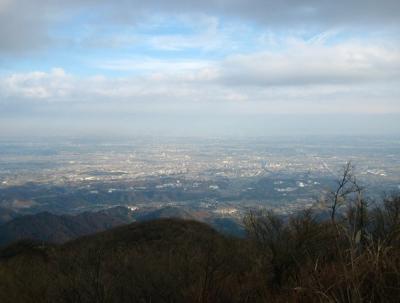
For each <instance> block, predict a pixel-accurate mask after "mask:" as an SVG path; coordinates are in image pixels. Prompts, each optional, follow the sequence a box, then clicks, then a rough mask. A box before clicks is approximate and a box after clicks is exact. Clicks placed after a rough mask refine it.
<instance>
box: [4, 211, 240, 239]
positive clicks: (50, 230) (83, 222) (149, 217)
mask: <svg viewBox="0 0 400 303" xmlns="http://www.w3.org/2000/svg"><path fill="white" fill-rule="evenodd" d="M3 216H4V218H5V221H6V223H4V224H2V225H0V246H5V245H7V244H10V243H12V242H14V241H18V240H28V239H29V240H35V241H42V242H46V243H64V242H66V241H69V240H72V239H75V238H78V237H80V236H84V235H89V234H93V233H96V232H99V231H104V230H108V229H111V228H113V227H116V226H119V225H124V224H128V223H131V222H134V221H138V222H146V221H153V220H158V219H184V220H196V221H200V222H205V223H207V224H208V225H210V226H212V227H214V228H215V229H216V230H218V231H220V232H222V233H223V234H228V235H234V236H243V235H244V232H243V227H242V226H241V225H240V224H239V223H238V222H237V221H236V220H235V219H233V218H219V217H213V216H209V217H205V218H198V217H196V215H195V214H194V213H192V212H190V211H188V210H185V209H183V208H179V207H172V206H167V207H162V208H159V209H155V210H144V211H132V210H130V209H129V208H127V207H124V206H117V207H112V208H108V209H104V210H101V211H98V212H83V213H81V214H78V215H55V214H52V213H49V212H42V213H38V214H34V215H25V216H18V217H14V216H16V214H14V213H12V212H8V213H7V212H3Z"/></svg>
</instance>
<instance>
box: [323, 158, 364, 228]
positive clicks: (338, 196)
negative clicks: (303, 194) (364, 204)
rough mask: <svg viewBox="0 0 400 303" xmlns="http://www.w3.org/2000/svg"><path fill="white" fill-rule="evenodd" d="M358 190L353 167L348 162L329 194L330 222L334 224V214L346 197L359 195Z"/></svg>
mask: <svg viewBox="0 0 400 303" xmlns="http://www.w3.org/2000/svg"><path fill="white" fill-rule="evenodd" d="M360 189H361V188H360V187H359V186H358V185H357V182H356V178H355V176H354V166H353V165H352V163H351V162H350V161H348V162H347V163H346V164H345V165H344V166H343V170H342V172H341V174H340V177H339V178H338V180H337V187H336V188H335V189H334V190H331V191H330V192H329V197H328V202H329V203H330V206H329V208H330V209H331V221H332V222H335V216H336V212H337V210H338V208H339V207H340V206H342V205H343V204H344V203H345V201H346V198H347V196H349V195H351V194H354V193H359V192H360Z"/></svg>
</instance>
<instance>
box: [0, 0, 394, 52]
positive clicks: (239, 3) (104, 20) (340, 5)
mask: <svg viewBox="0 0 400 303" xmlns="http://www.w3.org/2000/svg"><path fill="white" fill-rule="evenodd" d="M82 10H88V11H90V13H91V16H96V18H91V19H90V20H91V21H90V22H99V24H102V25H103V26H104V25H107V24H115V23H122V24H123V23H129V24H132V23H134V22H135V21H136V20H137V18H139V17H140V16H144V15H146V14H157V13H160V14H174V13H177V14H186V13H187V14H197V13H206V14H211V15H224V16H228V17H232V18H242V19H245V20H249V21H255V22H258V23H260V24H263V25H265V26H268V27H284V28H293V29H296V28H299V27H303V26H305V27H307V26H310V27H317V28H322V29H324V28H328V27H339V26H340V27H341V26H352V27H353V26H355V27H359V26H368V27H373V28H382V27H397V26H398V25H399V23H400V14H399V13H398V12H399V11H400V1H398V0H352V1H348V0H336V1H319V0H307V1H298V0H287V1H273V0H246V1H245V0H218V1H217V0H214V1H212V0H203V1H197V0H170V1H165V0H164V1H162V0H147V1H136V0H132V1H127V0H125V1H124V0H120V1H106V0H98V1H95V0H70V1H62V2H61V1H50V0H0V52H3V53H7V52H8V53H15V52H22V51H30V50H33V49H38V48H41V47H45V46H46V45H48V43H50V41H51V38H50V35H49V32H50V30H51V29H52V28H53V27H54V26H56V25H57V24H59V23H60V22H63V21H65V20H68V18H69V17H71V16H74V15H76V14H78V13H79V12H81V11H82ZM87 22H89V21H87Z"/></svg>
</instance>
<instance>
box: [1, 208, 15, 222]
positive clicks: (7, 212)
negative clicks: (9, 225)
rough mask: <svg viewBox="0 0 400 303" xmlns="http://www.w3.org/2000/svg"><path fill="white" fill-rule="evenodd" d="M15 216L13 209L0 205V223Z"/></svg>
mask: <svg viewBox="0 0 400 303" xmlns="http://www.w3.org/2000/svg"><path fill="white" fill-rule="evenodd" d="M16 217H18V214H17V213H16V212H15V211H13V210H11V209H8V208H4V207H0V225H2V224H4V223H6V222H9V221H11V220H12V219H14V218H16Z"/></svg>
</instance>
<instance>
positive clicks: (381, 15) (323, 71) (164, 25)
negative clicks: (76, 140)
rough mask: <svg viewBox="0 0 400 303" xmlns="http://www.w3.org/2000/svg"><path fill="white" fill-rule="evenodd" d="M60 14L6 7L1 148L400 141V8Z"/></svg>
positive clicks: (291, 5)
mask: <svg viewBox="0 0 400 303" xmlns="http://www.w3.org/2000/svg"><path fill="white" fill-rule="evenodd" d="M64 2H65V3H61V2H59V1H50V0H36V1H35V0H0V126H1V127H2V130H1V131H0V135H12V134H14V133H15V134H18V133H21V134H28V133H29V132H30V131H33V130H36V133H37V134H41V133H43V134H45V133H46V131H47V130H48V129H51V128H52V126H54V125H55V124H57V123H58V124H57V125H58V128H57V130H65V129H68V128H69V129H70V130H71V133H73V132H77V131H79V130H77V129H79V128H84V127H88V124H87V123H88V121H90V129H91V130H92V132H94V133H95V132H96V131H97V132H101V131H104V129H105V128H106V127H105V126H104V125H103V122H104V121H107V123H108V124H109V126H107V127H108V130H109V131H110V132H111V133H112V132H119V131H122V130H123V129H125V131H127V132H134V133H135V132H142V131H143V130H144V129H147V130H154V131H155V132H157V131H158V130H161V129H164V130H165V129H166V128H165V126H166V125H168V126H171V125H172V126H173V129H174V131H176V130H177V129H182V128H184V129H186V130H187V134H190V129H191V127H192V129H193V130H195V131H194V132H196V134H197V133H201V132H202V129H204V130H206V129H207V128H208V130H207V131H205V133H209V132H210V131H209V130H210V129H213V128H214V129H215V128H217V129H218V128H220V133H221V134H223V133H235V132H232V128H239V129H240V128H242V129H245V130H247V131H248V133H252V132H253V131H254V129H256V128H257V129H258V131H259V132H260V128H263V127H265V128H268V127H270V126H268V125H267V124H265V123H264V124H263V123H261V124H260V123H256V122H254V126H251V121H262V120H263V119H264V118H265V119H271V121H272V120H274V118H270V117H271V115H272V116H275V117H276V116H279V115H289V116H288V117H289V118H285V119H283V120H281V122H282V129H285V132H286V133H290V132H292V131H293V132H294V131H295V130H299V127H298V126H297V125H307V121H303V120H301V118H299V117H307V118H305V119H309V117H310V116H309V115H315V117H318V116H319V117H321V116H323V115H327V116H329V117H330V119H333V120H335V119H338V120H339V117H341V118H340V119H343V117H344V116H346V115H347V116H348V120H349V121H351V120H352V119H359V121H360V122H359V123H358V124H357V122H354V124H357V125H358V127H357V130H356V131H354V133H369V132H376V133H392V134H393V133H398V132H399V131H400V123H396V122H393V121H396V118H393V116H395V117H397V116H398V117H400V100H399V98H400V40H399V37H400V35H399V28H400V14H399V13H398V12H399V11H400V2H399V1H394V0H381V1H372V0H364V1H361V0H353V1H344V0H343V1H342V0H339V1H311V0H310V1H295V0H288V1H265V0H264V1H262V0H253V1H240V0H229V1H228V0H226V1H225V0H220V1H211V0H205V1H183V0H175V1H156V0H149V1H145V2H144V1H112V2H110V1H105V0H104V1H102V0H100V1H95V0H80V1H78V0H70V1H64ZM385 115H388V117H389V116H390V117H391V118H388V119H385V118H382V116H385ZM105 116H107V119H106V120H105V119H104V117H105ZM290 116H292V117H293V118H290ZM295 116H297V117H295ZM285 117H286V116H285ZM332 117H336V118H332ZM355 117H356V118H355ZM360 117H361V118H360ZM318 120H321V118H316V119H315V121H318ZM322 120H324V119H322ZM171 121H174V122H173V123H171ZM179 121H181V122H179ZM196 121H197V122H196ZM274 121H275V120H274ZM276 121H279V119H278V120H276ZM299 121H300V122H299ZM385 121H386V122H385ZM10 122H14V125H15V126H14V127H15V129H14V130H13V132H11V131H10V130H6V129H5V126H6V125H9V123H10ZM274 123H275V122H274ZM385 123H388V124H387V125H386V124H385ZM322 124H324V123H322ZM322 124H321V123H320V125H322ZM344 124H345V125H351V122H349V123H347V124H346V123H344ZM72 125H74V127H72ZM371 125H374V128H373V129H371ZM306 128H307V129H308V131H307V132H308V133H312V129H313V128H318V123H317V124H315V123H310V124H309V127H306ZM335 128H336V126H335V123H332V127H331V128H329V126H325V127H324V128H323V129H324V130H325V131H327V132H330V131H331V132H334V130H335ZM363 129H364V130H365V131H362V130H363ZM19 130H20V131H19ZM171 131H172V129H171ZM265 131H267V129H266V130H265ZM274 131H279V129H278V130H274ZM345 131H348V132H349V133H351V132H352V130H349V128H348V127H347V126H346V127H345V128H344V129H342V130H341V131H340V132H345ZM217 132H218V131H217ZM261 132H263V130H261ZM66 133H69V132H68V131H66ZM177 133H179V132H177ZM243 133H246V131H244V132H243Z"/></svg>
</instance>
